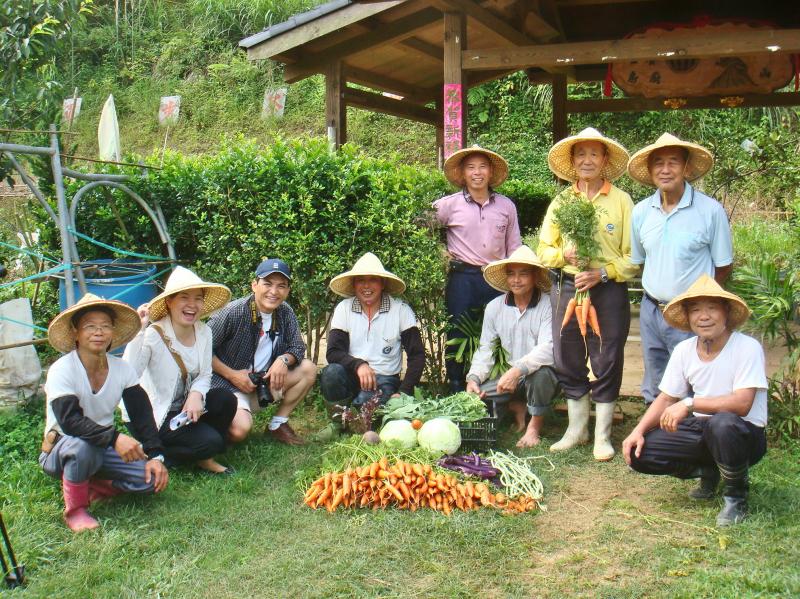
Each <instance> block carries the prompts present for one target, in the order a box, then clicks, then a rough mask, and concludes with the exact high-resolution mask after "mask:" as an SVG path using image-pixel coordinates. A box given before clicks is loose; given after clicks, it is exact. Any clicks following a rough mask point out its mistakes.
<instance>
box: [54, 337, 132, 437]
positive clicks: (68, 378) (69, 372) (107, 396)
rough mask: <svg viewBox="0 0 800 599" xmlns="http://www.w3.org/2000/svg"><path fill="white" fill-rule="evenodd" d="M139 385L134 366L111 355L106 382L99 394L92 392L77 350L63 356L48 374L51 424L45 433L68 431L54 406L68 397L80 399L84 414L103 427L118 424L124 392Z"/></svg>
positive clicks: (109, 356)
mask: <svg viewBox="0 0 800 599" xmlns="http://www.w3.org/2000/svg"><path fill="white" fill-rule="evenodd" d="M138 384H139V377H138V376H137V374H136V371H135V370H134V369H133V366H131V365H130V364H128V363H127V362H126V361H124V360H123V359H122V358H117V357H116V356H112V355H108V376H107V377H106V382H105V383H104V384H103V386H102V388H101V389H100V390H99V391H98V392H97V393H92V386H91V384H90V383H89V377H88V376H87V374H86V370H85V369H84V367H83V364H82V363H81V361H80V358H78V352H77V350H73V351H71V352H69V353H68V354H67V355H66V356H61V357H60V358H59V359H58V360H56V361H55V362H54V363H53V365H52V366H51V367H50V369H49V370H48V371H47V380H46V381H45V384H44V392H45V394H46V395H47V423H46V425H45V430H46V431H49V430H51V429H53V428H54V429H56V430H57V431H59V432H62V433H63V432H64V431H62V430H61V427H59V426H58V423H57V422H56V417H55V414H54V413H53V408H52V406H51V405H50V403H51V402H52V401H53V400H54V399H58V398H59V397H64V396H65V395H75V396H76V397H77V398H78V401H79V403H80V406H81V409H82V410H83V415H84V416H86V417H87V418H89V419H90V420H93V421H94V422H96V423H97V424H99V425H100V426H109V425H111V424H113V423H114V410H115V409H116V407H117V405H118V404H119V402H120V401H122V392H123V391H124V390H125V389H127V388H128V387H133V386H135V385H138Z"/></svg>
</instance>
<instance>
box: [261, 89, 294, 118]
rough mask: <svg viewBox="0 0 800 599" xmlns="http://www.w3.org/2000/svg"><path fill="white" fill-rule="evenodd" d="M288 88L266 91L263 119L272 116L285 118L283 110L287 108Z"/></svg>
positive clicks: (262, 109) (262, 107) (262, 111)
mask: <svg viewBox="0 0 800 599" xmlns="http://www.w3.org/2000/svg"><path fill="white" fill-rule="evenodd" d="M287 91H289V90H288V88H286V87H279V88H278V89H267V90H265V91H264V104H263V105H262V106H261V118H268V117H271V116H274V117H277V118H280V117H282V116H283V109H284V108H285V107H286V92H287Z"/></svg>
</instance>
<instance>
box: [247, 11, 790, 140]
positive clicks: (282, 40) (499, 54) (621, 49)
mask: <svg viewBox="0 0 800 599" xmlns="http://www.w3.org/2000/svg"><path fill="white" fill-rule="evenodd" d="M719 23H726V24H738V26H737V25H730V27H731V29H725V28H724V27H716V26H714V25H716V24H719ZM648 28H649V29H648ZM646 30H647V31H649V33H647V34H641V35H634V33H635V32H644V31H646ZM240 46H241V47H242V48H245V49H246V50H247V56H248V58H249V59H251V60H259V59H272V60H274V61H277V62H280V63H283V64H284V65H285V71H284V75H285V80H286V82H287V83H293V82H296V81H299V80H301V79H303V78H305V77H308V76H310V75H314V74H318V73H323V74H324V75H325V81H326V121H327V124H328V132H329V135H330V136H331V137H332V139H333V141H334V143H336V144H337V145H339V144H342V143H344V142H345V140H346V138H347V123H346V118H345V117H346V107H347V106H354V107H358V108H363V109H367V110H373V111H377V112H383V113H387V114H391V115H395V116H399V117H403V118H408V119H412V120H415V121H421V122H423V123H428V124H430V125H432V126H434V127H436V129H437V140H438V145H439V146H441V147H443V151H444V154H445V155H449V154H450V153H451V152H453V151H455V150H456V149H458V148H461V147H464V145H465V143H466V116H467V106H466V97H467V90H468V89H469V88H470V87H471V86H475V85H478V84H480V83H483V82H486V81H490V80H492V79H496V78H499V77H502V76H504V75H507V74H509V73H512V72H514V71H518V70H525V71H526V72H527V74H528V77H529V79H530V80H531V81H532V82H535V83H549V84H551V85H552V91H553V94H552V98H553V100H552V102H553V136H554V140H558V139H561V138H563V137H565V136H566V135H567V115H568V114H570V113H580V112H609V111H614V112H616V111H641V110H670V109H681V108H684V109H685V108H730V107H735V106H742V107H751V106H790V105H800V92H798V91H797V71H798V69H799V68H800V2H797V1H791V2H785V1H781V0H760V1H753V0H668V1H663V0H429V1H423V0H388V1H377V2H376V1H370V0H361V1H358V0H356V1H352V0H333V1H331V2H327V3H326V4H322V5H320V6H318V7H316V8H314V9H313V10H310V11H308V12H305V13H302V14H299V15H296V16H294V17H292V18H291V19H289V20H288V21H286V22H284V23H280V24H278V25H274V26H272V27H270V28H269V29H266V30H265V31H262V32H261V33H257V34H255V35H252V36H250V37H248V38H246V39H244V40H242V41H241V42H240ZM708 59H712V60H708ZM756 59H758V60H762V63H758V64H757V65H756V67H754V68H757V69H758V71H757V73H756V74H748V72H747V71H746V69H747V67H746V66H743V65H744V62H743V61H746V60H756ZM775 59H779V63H775V62H774V60H775ZM770 60H773V62H763V61H770ZM704 61H705V62H704ZM661 64H663V65H665V67H664V73H665V76H666V75H675V76H679V75H680V76H683V77H684V81H683V82H682V83H681V85H685V84H689V85H690V86H691V85H694V86H695V89H693V90H690V91H688V92H686V93H678V94H675V93H669V94H668V95H667V94H665V93H661V92H659V89H658V85H656V89H655V91H653V89H650V90H649V92H646V93H644V94H640V95H636V94H631V95H628V96H627V97H624V98H610V97H598V98H596V99H583V100H574V99H570V98H568V95H567V83H569V82H586V81H606V88H608V87H609V86H610V79H611V74H612V66H611V65H614V66H613V68H614V69H616V68H617V67H619V66H620V65H627V66H630V65H634V66H637V65H638V66H640V67H642V68H645V67H648V68H650V70H651V71H654V70H656V71H657V70H658V69H657V68H655V67H657V66H658V65H661ZM699 64H707V65H710V66H711V67H713V66H714V65H717V66H720V65H721V66H720V68H723V67H724V69H723V72H722V73H721V74H720V75H718V76H717V77H716V79H714V80H713V81H712V80H708V81H706V80H704V78H703V74H702V69H698V70H696V71H694V72H692V71H693V69H696V68H697V65H699ZM776 64H777V66H776ZM787 64H788V65H789V66H788V67H787ZM654 65H655V67H654ZM759 65H760V66H759ZM787 69H788V70H787ZM787 73H788V74H789V75H788V77H787V76H786V74H787ZM618 75H619V74H618V73H617V72H615V73H614V81H615V82H617V84H618V85H620V83H621V82H620V79H619V77H618ZM623 75H624V76H626V77H627V79H626V80H624V81H622V84H623V85H624V84H627V83H631V84H632V83H633V82H635V81H636V80H637V78H638V77H637V75H636V73H634V68H631V69H630V73H629V74H627V75H625V74H623ZM768 76H772V78H773V79H775V77H776V76H777V77H778V80H776V81H773V85H772V87H768V88H767V89H766V91H765V90H764V89H763V85H762V86H761V87H762V89H761V91H758V90H757V91H755V92H754V91H748V90H750V89H751V88H752V89H756V86H755V84H756V83H760V80H757V79H758V78H759V77H761V78H767V77H768ZM647 77H648V81H649V82H651V83H653V82H654V83H656V84H659V83H661V74H660V73H658V72H656V73H655V74H653V73H652V72H648V75H647ZM793 77H794V78H795V91H793V92H791V91H789V92H787V91H784V92H777V91H774V90H775V89H778V88H783V87H785V86H786V85H787V84H788V83H789V82H790V81H791V79H792V78H793ZM720 82H722V83H725V84H728V85H734V87H733V88H730V87H729V88H728V89H740V88H736V87H735V84H736V83H742V82H744V83H746V84H747V85H745V87H744V88H741V89H744V90H745V91H744V92H743V93H735V94H731V93H730V92H729V91H728V92H725V91H724V89H722V88H720ZM749 84H753V85H751V86H749V87H748V85H749ZM354 85H355V86H354ZM651 87H652V86H651ZM723 87H724V86H723ZM623 89H624V88H623ZM720 89H722V93H720Z"/></svg>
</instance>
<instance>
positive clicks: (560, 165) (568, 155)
mask: <svg viewBox="0 0 800 599" xmlns="http://www.w3.org/2000/svg"><path fill="white" fill-rule="evenodd" d="M582 141H599V142H600V143H601V144H603V145H604V146H605V147H606V149H607V150H608V162H607V163H606V165H605V166H604V167H603V170H602V171H601V173H600V175H601V176H602V177H603V179H605V180H607V181H616V180H617V179H619V178H620V176H622V174H623V173H624V172H625V166H626V165H627V164H628V151H627V150H626V149H625V148H624V147H623V146H622V144H621V143H619V142H617V141H614V140H613V139H611V138H609V137H605V136H604V135H603V134H602V133H600V132H599V131H598V130H597V129H595V128H594V127H587V128H586V129H584V130H583V131H581V132H580V133H578V134H577V135H572V136H570V137H565V138H564V139H562V140H561V141H559V142H556V143H555V144H554V145H553V147H552V148H550V151H549V152H548V153H547V166H549V167H550V170H551V171H553V173H554V174H555V175H556V176H557V177H558V178H560V179H564V180H565V181H570V182H573V183H574V182H575V181H577V180H578V174H577V173H576V172H575V165H574V164H573V160H572V148H573V146H574V145H575V144H577V143H580V142H582Z"/></svg>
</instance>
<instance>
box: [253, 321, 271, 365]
mask: <svg viewBox="0 0 800 599" xmlns="http://www.w3.org/2000/svg"><path fill="white" fill-rule="evenodd" d="M260 314H261V332H260V333H259V335H258V345H257V346H256V353H255V356H254V357H253V369H254V370H255V371H256V372H260V371H262V370H264V368H266V367H267V364H269V359H270V358H271V357H272V347H273V346H274V345H275V341H274V340H273V339H272V338H270V336H269V330H270V328H271V327H272V314H264V313H263V312H260Z"/></svg>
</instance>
